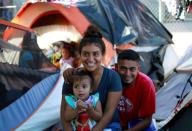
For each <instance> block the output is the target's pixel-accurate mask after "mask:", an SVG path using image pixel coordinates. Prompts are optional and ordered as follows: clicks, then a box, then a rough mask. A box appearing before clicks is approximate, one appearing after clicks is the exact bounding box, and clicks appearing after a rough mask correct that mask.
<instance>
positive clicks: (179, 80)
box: [154, 46, 192, 131]
mask: <svg viewBox="0 0 192 131" xmlns="http://www.w3.org/2000/svg"><path fill="white" fill-rule="evenodd" d="M191 51H192V46H190V47H189V48H188V50H187V51H186V54H185V55H184V56H183V57H182V58H181V59H180V60H179V62H178V65H177V66H176V68H175V72H173V73H172V74H171V75H170V76H169V77H168V78H169V79H168V80H167V82H166V83H165V85H164V86H163V87H162V88H161V89H160V90H159V91H158V92H157V94H156V96H157V97H156V103H157V105H156V109H157V110H156V113H155V114H154V118H155V119H156V120H158V126H159V129H168V130H170V131H176V130H182V131H187V130H192V125H191V116H192V111H191V109H192V108H191V106H192V59H191V58H192V55H191Z"/></svg>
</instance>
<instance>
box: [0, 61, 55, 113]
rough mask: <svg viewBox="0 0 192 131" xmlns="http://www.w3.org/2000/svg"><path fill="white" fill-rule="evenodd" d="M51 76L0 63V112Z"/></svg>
mask: <svg viewBox="0 0 192 131" xmlns="http://www.w3.org/2000/svg"><path fill="white" fill-rule="evenodd" d="M51 74H53V73H46V72H42V71H38V70H32V69H27V68H19V67H18V66H15V65H10V64H7V63H0V89H1V93H0V94H1V95H0V110H2V109H3V108H5V107H6V106H8V105H9V104H11V103H12V102H14V101H15V100H16V99H17V98H19V97H20V96H22V95H23V94H24V93H25V92H27V91H28V90H29V89H30V88H31V87H32V86H33V85H34V84H36V83H38V82H40V81H41V80H43V79H44V78H46V77H48V76H49V75H51Z"/></svg>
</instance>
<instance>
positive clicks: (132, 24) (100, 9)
mask: <svg viewBox="0 0 192 131" xmlns="http://www.w3.org/2000/svg"><path fill="white" fill-rule="evenodd" d="M78 4H79V5H80V6H78ZM77 7H78V8H79V9H80V11H81V12H82V13H83V14H84V15H85V16H86V17H87V18H88V20H89V21H91V23H93V24H95V25H97V26H98V27H99V28H100V30H101V31H102V33H103V35H104V36H105V37H106V38H107V39H108V40H109V41H110V42H111V43H112V44H117V45H119V44H125V43H129V42H132V41H133V39H134V38H135V39H138V45H139V46H146V45H152V46H157V45H158V46H159V45H165V44H171V43H173V42H172V35H171V33H170V32H169V31H168V30H167V29H166V28H165V27H164V26H163V25H162V24H161V23H160V22H159V21H158V20H157V19H156V18H155V16H154V15H153V14H152V13H151V11H150V10H149V9H148V8H147V7H146V6H145V5H144V4H142V3H141V2H140V1H139V0H110V1H109V0H91V1H90V0H87V1H83V2H79V3H77ZM137 37H138V38H137Z"/></svg>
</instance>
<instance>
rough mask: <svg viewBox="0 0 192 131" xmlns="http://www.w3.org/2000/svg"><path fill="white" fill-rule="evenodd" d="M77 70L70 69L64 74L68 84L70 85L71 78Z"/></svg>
mask: <svg viewBox="0 0 192 131" xmlns="http://www.w3.org/2000/svg"><path fill="white" fill-rule="evenodd" d="M74 72H75V68H68V69H66V70H65V71H64V72H63V78H64V80H65V82H66V83H70V82H71V81H70V78H71V76H72V75H73V74H74Z"/></svg>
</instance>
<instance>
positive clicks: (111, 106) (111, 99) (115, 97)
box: [92, 91, 122, 131]
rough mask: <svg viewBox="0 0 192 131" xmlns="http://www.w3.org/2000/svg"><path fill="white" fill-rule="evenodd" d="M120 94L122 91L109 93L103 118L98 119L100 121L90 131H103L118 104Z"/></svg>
mask: <svg viewBox="0 0 192 131" xmlns="http://www.w3.org/2000/svg"><path fill="white" fill-rule="evenodd" d="M121 94H122V91H117V92H109V94H108V97H107V103H106V107H105V110H104V114H103V117H102V118H101V119H100V121H99V122H98V123H97V125H96V126H95V127H94V128H93V130H92V131H103V129H104V128H106V127H107V125H108V124H109V122H110V121H111V119H112V117H113V113H114V111H115V109H116V107H117V105H118V103H119V100H120V97H121Z"/></svg>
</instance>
